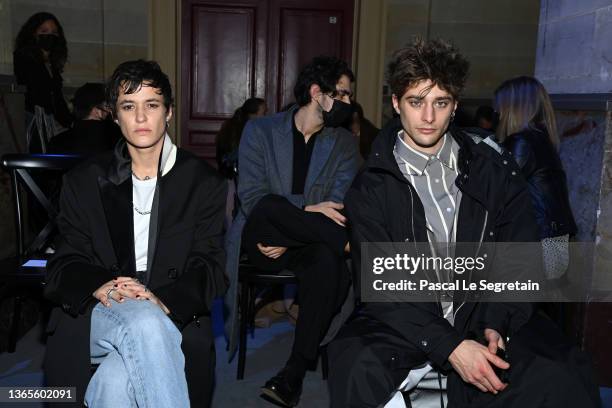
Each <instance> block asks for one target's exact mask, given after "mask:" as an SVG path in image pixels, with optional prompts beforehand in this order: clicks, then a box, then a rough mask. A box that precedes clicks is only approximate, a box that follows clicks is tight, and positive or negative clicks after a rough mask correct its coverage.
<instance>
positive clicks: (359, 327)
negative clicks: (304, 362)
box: [327, 316, 427, 408]
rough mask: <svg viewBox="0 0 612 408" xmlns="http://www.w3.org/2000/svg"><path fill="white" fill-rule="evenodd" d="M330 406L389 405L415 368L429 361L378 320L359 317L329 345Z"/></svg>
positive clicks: (361, 407)
mask: <svg viewBox="0 0 612 408" xmlns="http://www.w3.org/2000/svg"><path fill="white" fill-rule="evenodd" d="M327 353H328V358H329V360H328V361H329V377H328V385H329V398H330V407H332V408H336V407H338V408H339V407H346V408H364V407H378V406H380V405H381V404H385V403H386V402H387V401H389V399H390V398H391V396H392V395H393V393H394V391H395V389H396V388H397V387H398V386H399V385H400V384H401V382H402V381H403V380H404V379H405V378H406V376H407V375H408V372H409V371H410V369H411V368H413V367H416V366H418V365H421V364H423V363H425V362H426V361H427V356H426V355H425V353H423V352H422V351H421V350H419V349H418V348H416V347H415V346H413V345H412V344H410V343H409V342H408V341H407V340H406V339H404V338H403V337H402V336H401V335H399V333H397V332H395V331H394V330H393V329H391V328H390V327H389V326H387V325H385V324H383V323H380V322H379V321H377V320H374V319H370V318H368V317H365V316H360V317H357V318H356V319H353V320H352V321H350V322H349V323H348V324H347V325H345V326H344V327H343V328H342V329H341V330H340V332H339V333H338V335H337V336H336V338H335V339H334V340H333V341H332V342H331V343H330V344H329V345H328V346H327Z"/></svg>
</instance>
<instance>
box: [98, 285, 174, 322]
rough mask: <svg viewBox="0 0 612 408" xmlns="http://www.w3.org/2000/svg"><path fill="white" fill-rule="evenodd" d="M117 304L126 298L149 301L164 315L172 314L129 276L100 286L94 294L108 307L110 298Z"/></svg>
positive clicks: (143, 286) (146, 289)
mask: <svg viewBox="0 0 612 408" xmlns="http://www.w3.org/2000/svg"><path fill="white" fill-rule="evenodd" d="M109 295H110V298H112V299H113V300H115V301H116V302H119V303H122V302H124V301H125V299H126V298H129V299H136V300H149V301H151V302H153V303H155V304H156V305H157V306H159V307H160V308H161V309H162V310H163V311H164V313H166V314H170V310H169V309H168V308H167V307H166V305H164V304H163V302H162V301H161V300H159V298H158V297H157V296H155V294H153V292H151V291H150V290H149V289H148V288H147V287H146V286H145V285H143V284H142V283H140V281H138V279H135V278H130V277H127V276H119V277H117V278H115V279H113V280H111V281H108V282H106V283H105V284H104V285H102V286H100V287H99V288H98V289H96V291H95V292H94V293H93V297H95V298H96V299H98V300H99V301H100V303H102V304H103V305H104V306H106V307H111V302H110V298H109Z"/></svg>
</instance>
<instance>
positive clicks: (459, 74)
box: [387, 38, 470, 99]
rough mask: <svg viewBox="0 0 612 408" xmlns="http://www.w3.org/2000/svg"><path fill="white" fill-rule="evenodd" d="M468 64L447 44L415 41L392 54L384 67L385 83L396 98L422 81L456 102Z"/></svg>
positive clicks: (441, 41) (444, 42)
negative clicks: (426, 81)
mask: <svg viewBox="0 0 612 408" xmlns="http://www.w3.org/2000/svg"><path fill="white" fill-rule="evenodd" d="M469 65H470V64H469V62H468V61H467V60H466V59H465V58H464V57H463V56H462V55H461V54H460V53H459V51H458V50H457V49H456V48H455V47H454V46H453V45H452V44H451V43H449V42H447V41H445V40H442V39H437V40H432V41H424V40H423V39H421V38H416V39H415V40H414V41H413V43H412V44H409V45H407V46H406V47H404V48H401V49H399V50H397V51H395V53H394V54H393V56H392V57H391V61H390V62H389V65H388V67H387V82H388V83H389V86H390V87H391V91H392V92H393V94H395V96H396V97H398V98H401V97H402V96H403V95H404V93H406V90H407V89H408V88H410V87H411V86H414V85H416V84H417V83H418V82H420V81H423V80H428V79H429V80H431V81H432V82H433V84H434V85H438V87H440V89H443V90H444V91H446V92H448V93H449V94H451V95H452V96H453V98H455V99H458V98H459V95H460V94H461V92H462V91H463V88H464V86H465V81H466V80H467V75H468V69H469Z"/></svg>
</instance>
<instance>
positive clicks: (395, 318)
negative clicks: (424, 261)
mask: <svg viewBox="0 0 612 408" xmlns="http://www.w3.org/2000/svg"><path fill="white" fill-rule="evenodd" d="M468 66H469V64H468V62H467V60H466V59H465V58H464V57H463V56H462V55H461V54H460V53H459V52H458V50H457V49H456V48H454V47H453V46H452V45H451V44H449V43H448V42H446V41H443V40H433V41H423V40H416V41H415V42H413V43H412V44H410V45H408V46H406V47H404V48H402V49H400V50H398V51H396V52H395V53H394V55H393V57H392V58H391V62H390V63H389V65H388V82H389V85H390V87H391V90H392V103H393V108H394V110H395V111H396V112H397V113H398V114H399V118H397V119H393V120H391V121H390V122H389V123H388V124H387V125H386V126H385V128H383V130H382V131H381V133H380V134H379V136H378V137H377V138H376V140H375V142H374V144H373V146H372V152H371V154H370V158H369V160H368V161H367V163H366V165H365V169H364V170H363V171H362V172H360V174H359V175H358V176H357V178H356V179H355V181H354V183H353V185H352V186H351V188H350V189H349V191H348V193H347V196H346V198H345V206H346V210H347V217H348V219H349V220H350V229H349V231H350V238H351V239H350V242H351V253H352V255H353V260H354V267H355V268H356V270H357V275H358V276H361V275H360V274H361V264H362V262H365V260H364V259H362V258H361V256H362V252H361V244H362V243H368V242H375V243H379V242H402V243H404V242H409V243H415V249H414V251H415V253H411V254H410V256H413V257H419V256H420V255H421V253H420V252H419V253H417V252H416V251H417V247H416V245H417V243H424V244H425V245H421V246H420V248H431V249H430V252H431V254H430V255H434V256H435V255H436V254H437V255H438V256H442V257H444V256H448V252H446V253H445V252H443V251H444V249H443V248H446V251H448V248H449V245H452V244H454V243H459V242H475V243H476V244H477V246H476V247H477V248H478V249H479V248H480V245H478V243H487V242H500V241H501V242H514V241H518V242H531V241H534V240H535V239H536V238H537V231H536V229H535V227H534V217H533V211H532V209H531V204H530V202H529V201H528V195H527V194H528V193H527V190H526V185H525V182H524V180H522V178H521V177H520V176H519V175H517V172H516V167H515V166H513V165H512V162H511V157H510V156H508V154H507V153H501V152H502V150H501V148H499V146H497V145H496V144H495V142H494V141H493V140H492V139H491V138H489V139H482V138H481V137H479V136H478V135H474V134H468V133H464V132H463V131H461V130H459V129H457V128H456V127H454V126H453V124H452V122H453V117H454V115H455V110H456V109H457V105H458V102H459V97H460V95H461V91H462V90H463V88H464V86H465V82H466V78H467V74H468ZM476 247H475V248H476ZM434 248H442V249H434ZM418 251H421V249H418ZM437 251H438V252H437ZM457 251H459V249H457ZM425 252H426V253H425V255H428V254H427V251H425ZM469 254H470V253H468V255H469ZM455 255H456V256H459V255H460V253H458V252H457V253H455ZM471 256H476V255H475V254H473V253H471ZM488 261H492V260H491V259H489V260H488ZM503 262H507V263H508V265H507V267H508V268H513V269H512V271H514V270H515V269H516V270H517V271H522V270H523V269H526V268H528V267H529V266H530V264H528V263H529V262H531V261H530V260H526V259H511V260H507V259H504V260H503ZM487 267H490V264H487ZM418 273H421V271H419V272H418ZM518 276H519V275H517V278H518ZM433 279H434V280H435V279H436V277H434V278H433ZM437 279H438V282H447V281H448V280H449V279H455V278H453V277H452V276H445V271H440V273H439V275H438V276H437ZM436 296H437V298H436V301H434V302H427V303H425V302H424V303H417V302H410V301H406V302H400V301H397V302H391V301H390V302H380V303H378V302H364V303H363V305H362V308H361V310H360V311H359V313H357V314H356V316H355V318H354V319H353V320H352V321H350V322H349V323H348V324H347V325H346V326H344V327H343V328H342V329H341V331H340V333H339V334H338V336H336V339H335V340H334V341H333V342H332V343H331V344H330V345H329V347H328V352H329V356H330V357H329V362H330V377H329V387H330V397H331V398H330V399H331V406H332V407H378V406H383V405H385V404H387V403H388V402H389V401H390V400H391V399H392V398H399V399H402V401H403V398H402V394H401V393H399V392H397V393H396V391H403V393H404V394H405V395H408V396H410V400H412V404H413V405H412V406H415V407H418V406H427V407H431V406H445V402H444V395H443V390H444V389H446V388H448V404H449V406H451V405H452V406H466V405H467V402H468V401H467V400H466V399H468V398H469V399H473V398H476V397H474V393H476V394H480V393H488V394H489V395H491V396H493V395H495V394H498V393H500V392H502V391H503V390H504V389H505V388H506V387H507V386H508V385H507V384H505V383H503V382H502V381H501V380H500V378H499V377H498V376H497V375H496V374H495V372H494V369H500V370H506V369H508V367H509V364H508V362H507V361H504V360H503V359H501V358H500V357H499V356H497V355H496V352H497V349H498V347H501V348H505V347H506V343H505V342H506V339H507V338H508V336H512V335H513V334H514V333H516V332H517V331H518V330H519V329H520V328H521V327H522V326H523V325H524V324H525V322H527V321H528V320H529V318H530V316H531V314H532V307H531V305H530V304H529V303H517V304H512V303H491V304H487V303H475V302H474V301H473V300H472V298H468V297H466V294H465V292H464V293H461V292H458V291H457V292H455V293H453V292H451V293H450V294H449V293H448V292H446V291H442V293H440V292H437V293H436ZM467 299H469V300H467ZM471 336H474V338H477V339H481V342H477V341H475V340H470V339H469V338H470V337H471ZM446 375H448V377H446ZM447 381H448V387H447V386H446V384H447ZM406 405H407V406H411V405H410V401H406ZM400 406H401V405H400ZM500 406H501V405H500Z"/></svg>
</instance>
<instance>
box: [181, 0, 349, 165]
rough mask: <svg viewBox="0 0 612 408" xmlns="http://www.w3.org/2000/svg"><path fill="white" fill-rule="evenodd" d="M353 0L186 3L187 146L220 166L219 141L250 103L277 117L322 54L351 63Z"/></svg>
mask: <svg viewBox="0 0 612 408" xmlns="http://www.w3.org/2000/svg"><path fill="white" fill-rule="evenodd" d="M353 3H354V2H353V0H227V1H221V0H217V1H205V0H183V3H182V28H181V38H182V47H181V62H182V65H181V87H182V88H181V89H182V94H181V95H182V100H181V102H182V105H181V106H182V108H181V131H182V135H181V145H182V146H183V147H185V148H187V149H189V150H191V151H193V152H195V153H196V154H198V155H201V156H202V157H204V158H206V159H208V160H209V161H210V162H211V163H214V158H215V136H216V134H217V132H218V130H219V128H220V127H221V124H222V123H223V121H224V120H225V119H227V118H229V117H231V116H232V114H233V113H234V111H235V110H236V108H238V107H239V106H241V105H242V103H243V102H244V100H245V99H247V98H250V97H253V96H257V97H261V98H264V99H265V100H266V102H267V104H268V108H269V111H270V112H271V113H272V112H276V111H278V110H280V108H281V107H283V106H285V105H286V104H288V103H289V102H292V101H293V99H294V98H293V86H294V84H295V79H296V78H297V75H298V73H299V71H300V70H301V68H302V67H303V66H304V64H306V63H307V62H308V61H309V60H310V59H312V58H313V57H315V56H317V55H333V56H336V57H339V58H342V59H344V60H346V61H347V62H349V64H350V62H351V51H352V41H353V40H352V33H353Z"/></svg>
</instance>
